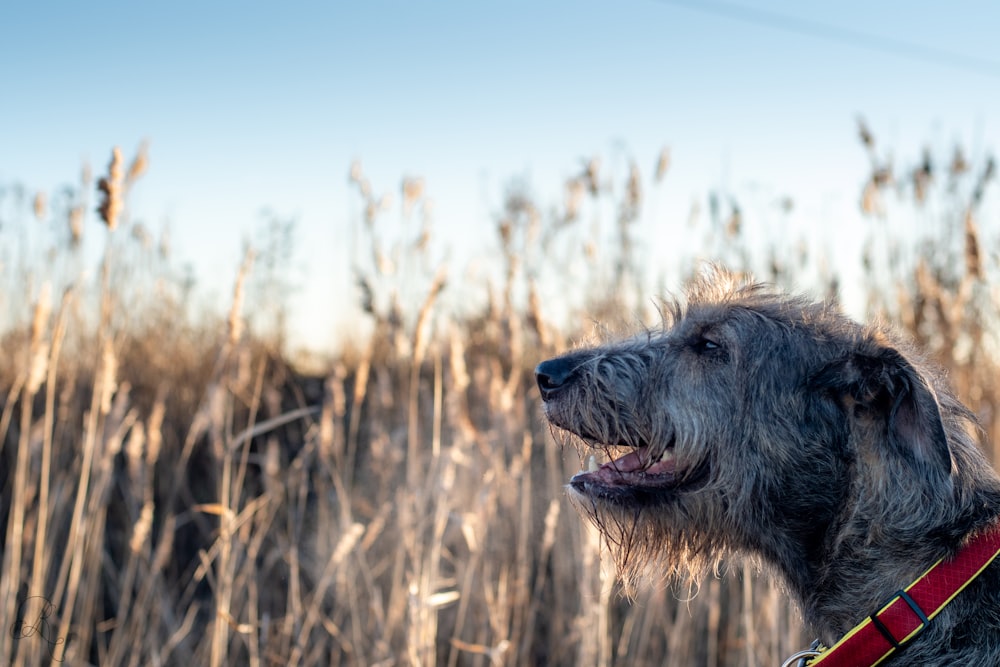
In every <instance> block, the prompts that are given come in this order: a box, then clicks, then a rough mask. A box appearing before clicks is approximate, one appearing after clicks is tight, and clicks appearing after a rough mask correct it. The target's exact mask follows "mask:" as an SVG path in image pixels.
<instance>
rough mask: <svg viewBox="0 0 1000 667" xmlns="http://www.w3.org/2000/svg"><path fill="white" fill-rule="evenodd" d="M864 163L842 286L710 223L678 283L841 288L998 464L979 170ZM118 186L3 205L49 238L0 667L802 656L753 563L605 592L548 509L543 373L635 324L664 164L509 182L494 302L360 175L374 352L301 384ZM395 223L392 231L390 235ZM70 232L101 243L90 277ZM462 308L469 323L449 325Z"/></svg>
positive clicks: (555, 493) (13, 507) (993, 265)
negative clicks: (173, 253) (165, 246)
mask: <svg viewBox="0 0 1000 667" xmlns="http://www.w3.org/2000/svg"><path fill="white" fill-rule="evenodd" d="M861 150H866V151H868V152H869V154H870V155H871V158H872V173H871V174H870V177H869V178H868V180H867V185H865V186H864V187H863V189H861V188H859V193H858V194H859V202H860V204H861V206H862V207H863V209H864V211H865V212H866V213H867V214H868V218H869V222H870V228H869V231H868V235H869V236H868V238H867V239H866V240H865V244H864V247H865V253H864V257H861V258H858V262H857V265H856V268H855V267H846V268H844V267H831V268H829V270H827V271H826V272H825V273H822V275H821V276H820V280H818V281H817V280H815V276H816V275H817V272H816V271H815V266H816V263H817V262H820V261H822V257H821V256H820V255H818V254H817V253H818V252H819V250H817V249H815V248H806V249H801V248H800V247H799V245H797V244H789V243H787V242H784V243H783V242H782V240H779V239H773V240H772V243H771V245H770V246H769V247H770V248H771V253H770V255H769V256H768V257H766V258H761V257H751V256H749V255H748V253H747V251H746V250H745V248H746V247H748V246H747V242H746V235H747V234H748V233H749V232H748V231H747V230H746V226H747V224H748V223H747V221H746V220H745V219H744V218H745V216H744V215H743V214H742V213H741V209H740V207H739V206H738V205H737V204H736V203H735V202H728V203H722V204H719V205H718V206H715V205H714V204H713V206H712V207H711V208H712V213H711V215H709V216H707V218H708V219H702V218H701V217H695V218H694V219H693V220H692V221H690V222H685V223H684V224H688V225H690V226H691V229H692V230H694V231H692V232H691V234H690V237H691V238H697V239H702V241H700V242H699V243H700V245H699V246H698V247H692V248H691V251H690V255H689V263H688V264H687V265H686V266H685V267H683V271H690V270H693V269H694V267H696V265H697V260H698V259H699V258H707V259H721V260H723V261H725V262H726V263H728V264H729V265H731V266H732V267H733V268H735V269H743V268H754V269H756V270H757V273H758V274H761V273H763V275H759V277H761V278H765V279H769V280H774V281H777V282H779V283H782V284H786V285H798V284H802V283H803V282H804V280H803V279H802V277H803V276H806V275H809V276H813V278H811V279H810V280H811V283H810V284H808V285H804V286H805V287H810V288H812V289H813V291H814V292H815V293H817V294H822V293H823V292H825V291H830V290H835V289H836V285H837V284H838V279H839V275H838V271H858V272H861V271H863V272H864V273H865V279H866V285H867V286H868V287H867V289H868V294H869V297H868V298H869V302H870V307H871V310H872V312H877V313H881V314H882V315H883V316H885V317H887V318H889V319H891V320H894V321H896V322H898V323H899V324H900V325H901V326H902V327H904V328H906V329H907V330H909V331H910V332H911V333H912V335H913V336H915V337H916V338H917V339H919V340H920V341H921V342H922V343H923V344H925V345H927V346H928V347H929V348H930V349H931V351H932V352H933V354H934V355H935V356H936V358H937V359H938V360H939V361H940V362H941V363H943V364H945V365H946V366H947V367H948V368H949V371H950V374H951V378H952V381H953V382H954V384H955V385H956V387H957V389H958V391H959V393H960V395H961V396H962V397H963V398H964V399H965V400H966V401H967V402H969V403H970V405H972V406H973V407H974V408H975V409H976V410H977V412H978V413H979V414H980V416H981V419H982V420H983V424H984V430H985V434H984V437H983V442H984V443H994V444H993V445H989V446H988V449H989V453H990V455H991V456H992V457H993V459H994V460H997V459H998V457H1000V450H998V449H995V448H996V447H1000V409H998V408H1000V395H998V391H1000V386H998V385H997V383H996V382H995V378H996V377H997V371H998V364H997V358H998V357H997V342H998V341H997V336H996V332H997V331H1000V328H998V326H997V318H998V315H1000V266H998V256H997V250H996V249H997V248H998V247H1000V245H998V240H1000V224H997V223H998V221H997V220H995V219H994V220H989V219H981V212H982V211H983V210H984V202H987V201H992V202H996V200H997V189H998V188H997V187H996V183H995V179H994V176H993V171H994V169H993V166H992V165H993V163H992V161H989V160H983V161H982V162H981V163H974V164H968V163H967V162H966V159H965V158H963V157H962V155H961V153H960V152H957V151H956V153H955V154H954V155H947V156H934V159H932V158H931V157H927V158H926V160H925V159H924V158H923V157H920V158H918V159H914V160H913V164H914V165H915V166H913V167H912V169H911V170H909V171H896V172H893V171H892V170H890V168H889V167H888V162H887V161H884V160H883V159H882V158H881V154H880V152H879V149H878V147H877V146H876V144H875V142H874V140H873V139H871V138H870V136H863V142H862V146H861ZM935 160H937V161H935ZM125 162H126V160H125V159H124V156H122V155H121V154H120V153H118V152H116V153H115V157H114V158H113V159H112V161H111V164H110V165H109V166H108V167H107V169H106V171H105V173H103V174H100V175H99V179H98V180H97V183H96V184H95V183H92V182H91V180H90V179H89V178H86V177H85V178H84V179H83V181H82V182H81V183H80V184H79V186H77V187H75V188H72V189H70V191H69V192H68V193H64V194H63V195H62V196H61V198H60V199H59V200H58V201H53V202H52V203H51V204H50V203H49V202H47V201H46V198H44V197H40V196H39V197H35V196H34V194H33V193H24V192H17V191H16V189H15V188H13V187H10V184H0V185H4V190H3V197H4V200H3V202H2V205H0V210H2V211H3V212H4V216H5V220H4V224H3V227H2V228H0V236H7V237H8V238H7V239H5V240H4V241H3V244H4V245H7V246H8V247H12V245H13V241H12V240H11V239H12V238H13V237H14V236H16V235H17V233H18V232H17V230H18V228H19V227H20V226H28V225H42V224H44V225H47V227H46V229H47V230H48V231H47V232H46V234H47V235H46V236H45V237H44V238H45V240H46V241H45V244H43V245H44V252H38V253H37V254H36V255H34V256H32V255H27V256H22V257H21V258H20V259H17V258H13V257H6V258H4V260H3V261H4V262H5V263H6V264H5V265H4V267H3V271H2V273H0V278H2V279H3V280H4V284H3V290H4V291H5V292H6V295H5V296H4V299H3V302H2V306H3V308H4V309H5V317H6V322H8V324H9V327H8V329H7V330H6V331H4V333H3V338H2V341H3V342H2V349H3V355H2V357H0V545H2V563H0V628H2V629H3V632H2V633H0V664H2V665H8V664H9V665H17V666H21V665H32V666H33V665H42V664H58V663H59V662H63V663H65V664H73V665H84V664H95V665H184V666H185V667H186V666H190V665H211V666H213V667H214V666H217V665H251V666H253V667H257V666H261V665H301V666H307V665H386V666H389V665H447V666H448V667H453V666H456V665H479V666H487V665H582V666H591V665H595V666H596V665H664V664H669V665H682V666H687V665H690V666H692V667H697V666H712V667H714V666H717V665H718V666H726V667H729V666H733V667H736V666H741V667H742V666H747V667H749V666H752V665H774V664H779V663H780V659H781V658H782V657H784V656H785V655H787V654H789V653H791V652H793V651H794V650H796V649H798V648H801V647H802V646H803V645H805V644H808V642H809V641H810V640H811V637H809V636H808V635H807V634H806V633H805V631H804V630H803V628H802V627H801V624H800V621H799V619H798V615H797V613H796V611H795V609H794V608H791V607H790V606H789V605H788V604H786V602H785V597H784V595H783V593H782V591H781V590H780V589H779V588H778V587H777V586H776V585H774V584H772V583H771V582H770V581H769V580H768V579H767V577H766V576H764V575H762V574H761V573H759V572H757V571H756V570H755V569H754V568H753V567H752V566H751V565H744V564H741V563H723V564H721V566H720V568H719V573H718V576H709V577H707V578H706V579H705V581H704V582H703V584H702V585H701V586H700V588H698V589H696V590H691V589H689V588H687V587H678V586H671V585H667V584H664V583H662V582H650V583H649V585H648V586H644V587H642V588H640V589H639V590H637V591H635V593H634V595H633V597H632V598H631V599H630V598H629V597H627V596H625V595H624V593H623V591H622V589H621V586H620V584H619V582H618V581H617V579H616V576H615V571H614V568H613V567H612V566H610V564H609V563H608V562H606V560H605V559H604V557H603V555H602V548H601V544H600V541H599V539H598V537H597V536H596V534H595V533H594V532H593V531H592V530H591V529H590V527H589V526H588V525H587V524H586V523H585V522H584V521H582V520H581V519H580V517H578V516H577V515H576V514H575V512H573V511H572V510H571V508H570V507H569V506H568V504H567V502H566V500H565V498H564V492H563V484H564V483H565V481H566V480H567V479H568V478H569V477H570V476H571V475H572V474H573V473H574V472H576V471H577V470H579V468H580V465H581V460H580V457H579V455H578V453H577V452H576V451H574V450H573V449H571V448H566V449H561V448H560V447H559V446H558V445H556V444H555V443H554V442H553V441H552V437H551V435H550V434H549V432H548V430H547V428H546V427H545V426H544V425H543V424H542V421H541V418H540V410H539V399H538V394H537V391H536V390H535V388H534V383H533V378H532V369H533V367H534V366H535V364H536V363H537V362H538V361H539V360H541V359H544V358H546V357H548V356H551V355H553V354H555V353H557V352H559V351H561V350H564V349H566V348H567V346H570V345H572V344H573V343H574V342H575V341H580V340H582V339H585V338H587V337H589V336H593V335H595V333H594V329H595V327H594V324H593V323H594V322H595V321H597V322H601V323H602V324H603V323H606V324H607V325H608V326H610V327H611V328H618V327H619V325H620V324H622V323H623V324H624V325H625V326H628V325H631V324H633V323H638V322H640V321H645V322H646V323H648V324H653V325H655V323H656V314H655V309H654V308H652V307H651V306H647V304H651V303H653V302H652V301H651V300H650V298H649V297H650V296H652V295H651V294H650V293H649V292H650V289H649V288H648V285H649V284H650V283H651V282H653V281H654V280H655V279H656V278H657V275H656V269H655V267H648V266H642V265H641V263H640V262H639V260H637V253H636V245H637V244H639V243H641V239H639V238H636V232H635V227H636V222H637V221H638V220H639V218H640V215H641V211H642V210H643V209H642V203H643V193H644V191H646V190H648V189H649V188H655V187H656V185H657V183H658V182H659V181H660V179H661V178H662V177H663V173H662V170H665V169H666V164H665V162H666V156H664V163H663V164H661V165H659V168H658V169H650V170H649V171H650V173H649V174H644V173H643V172H642V170H640V169H639V167H638V166H633V167H632V168H631V169H628V170H626V173H624V174H622V175H621V176H620V178H617V180H616V178H615V177H614V175H607V174H605V173H603V172H601V171H600V167H599V165H598V164H597V162H596V161H595V162H594V163H591V164H590V165H587V166H586V167H585V168H583V169H581V171H580V174H579V175H578V176H577V177H574V178H572V179H570V180H569V181H568V182H567V183H566V191H565V193H556V199H557V201H560V202H561V203H560V204H559V205H558V206H555V207H552V209H551V210H549V207H547V205H546V204H544V203H540V202H538V201H536V200H535V199H534V198H533V197H532V196H531V195H530V194H527V193H526V191H525V190H524V189H519V188H516V187H512V188H511V190H510V191H509V192H508V193H507V194H506V196H505V199H504V206H503V209H502V210H500V211H498V212H497V213H496V215H495V219H494V220H493V222H494V226H495V233H496V246H497V248H498V252H497V258H498V262H497V266H496V272H495V277H494V278H492V279H489V280H486V281H485V282H486V284H482V285H473V286H469V285H468V284H465V285H462V283H463V282H464V281H465V279H464V278H463V277H462V276H463V273H462V271H463V267H461V266H452V265H447V264H446V265H441V266H437V265H435V264H434V263H433V262H432V261H431V259H430V258H431V257H432V256H433V255H432V254H431V253H430V252H429V250H428V247H429V245H431V244H433V243H436V241H434V239H433V229H432V226H431V225H430V223H429V222H428V221H427V220H424V219H422V217H421V202H422V197H423V196H424V195H423V189H424V185H423V183H422V181H419V180H414V179H408V180H406V181H404V183H403V185H402V187H401V189H400V191H401V193H402V196H401V201H400V202H398V205H397V206H396V207H395V208H393V207H387V206H385V205H384V204H383V202H382V200H381V197H380V196H379V195H378V194H377V193H376V192H375V190H376V188H375V187H374V186H373V185H372V184H370V183H369V182H368V180H367V178H366V176H365V174H364V172H363V169H362V168H361V165H360V164H355V165H354V166H353V167H352V168H351V170H350V176H349V178H350V181H351V183H352V184H353V186H354V195H353V196H354V197H356V203H357V211H358V219H357V221H356V222H357V229H356V230H355V232H354V233H355V234H356V237H357V238H358V239H360V240H361V245H362V247H365V248H366V253H370V256H369V255H366V256H365V257H364V258H363V259H359V260H358V267H357V281H358V282H357V289H356V291H354V292H351V296H350V297H349V298H351V299H357V301H358V304H359V305H360V307H361V311H362V312H363V315H362V316H363V317H364V318H365V319H366V321H367V324H368V326H369V331H370V335H369V336H368V337H367V338H366V339H364V340H363V341H362V342H361V343H360V344H357V345H354V346H351V347H348V348H345V349H343V350H341V351H339V352H337V353H335V354H333V355H332V356H331V358H330V359H329V360H328V362H327V364H326V366H325V371H324V372H323V373H319V374H317V373H315V372H312V373H310V374H306V373H304V372H303V371H301V370H297V369H296V367H295V365H294V364H292V363H291V362H290V361H289V360H288V358H287V356H286V354H285V353H284V351H283V350H282V347H281V345H280V344H278V342H276V341H277V340H278V338H280V336H276V335H274V333H273V332H267V333H265V332H263V331H260V330H256V329H255V328H254V327H253V326H248V322H247V313H248V312H252V311H253V310H254V309H257V308H266V304H260V303H259V302H257V301H253V302H246V299H247V293H248V290H249V285H250V283H251V281H252V280H253V276H254V271H255V267H254V262H253V256H252V255H250V254H248V257H247V262H246V263H245V264H244V266H243V268H242V269H241V270H240V271H239V272H238V275H236V276H234V287H233V297H232V306H231V311H230V312H229V314H228V315H225V314H220V315H217V316H195V315H193V314H192V312H191V311H192V308H191V307H190V306H189V304H188V300H189V299H190V298H191V296H190V286H189V285H187V284H186V283H185V282H184V280H183V279H181V278H178V276H177V273H176V271H174V269H173V268H172V267H171V266H170V260H169V259H168V258H165V257H163V256H161V254H160V250H159V249H158V248H156V247H155V246H156V244H155V243H153V242H152V241H151V240H150V238H149V234H148V233H147V232H146V231H144V230H143V229H142V228H141V226H139V225H138V224H135V223H133V222H132V220H131V219H130V216H128V215H127V212H126V211H127V202H128V190H129V187H130V185H131V183H133V182H134V181H135V180H136V179H138V178H141V177H145V176H143V172H144V171H145V168H144V164H145V158H144V153H143V152H142V151H140V152H139V153H138V154H137V155H136V157H135V158H134V159H133V160H132V161H131V162H130V164H129V165H126V164H125ZM860 176H861V178H859V182H862V181H863V179H864V176H865V175H860ZM713 202H714V200H713ZM49 204H50V205H49ZM95 209H96V210H97V212H96V214H95V213H93V212H94V211H95ZM995 209H996V206H994V207H993V209H992V210H995ZM394 211H398V212H399V215H400V217H401V218H402V219H404V220H405V221H408V226H405V225H404V226H403V229H404V231H403V232H396V231H386V230H387V229H389V230H395V229H397V225H396V223H395V222H394V221H392V222H390V221H387V218H390V217H391V215H390V214H391V212H394ZM913 212H918V213H919V215H917V214H914V213H913ZM911 214H912V215H911ZM36 218H37V219H36ZM913 219H918V220H922V221H924V222H922V223H921V224H919V225H917V224H914V223H912V220H913ZM595 220H596V221H598V222H599V223H600V225H602V229H603V230H604V231H603V232H600V233H598V232H595V231H594V230H595V227H597V226H598V225H596V224H595V223H594V221H595ZM927 220H930V223H927ZM101 227H103V229H102V228H101ZM81 234H102V235H104V236H106V243H105V246H104V253H103V258H102V259H101V261H100V264H99V268H98V270H97V271H96V272H95V273H94V274H93V277H92V278H91V279H89V280H83V279H82V278H80V275H79V274H80V272H81V271H82V269H81V268H80V265H81V263H82V259H81V258H80V257H79V255H78V245H79V240H80V236H81ZM608 239H611V240H610V241H609V240H608ZM762 260H763V261H762ZM761 266H763V267H764V268H763V271H762V270H761ZM559 276H574V278H573V282H572V284H573V289H572V290H568V291H564V287H563V284H560V283H559V282H557V281H558V278H559ZM671 287H673V288H677V287H679V286H678V285H671ZM462 289H465V290H470V289H472V290H474V291H475V290H478V291H477V293H478V294H479V295H480V296H481V297H482V298H480V299H478V300H471V301H469V302H468V303H465V304H464V305H463V307H462V308H458V307H456V305H455V303H456V297H455V295H456V294H464V293H463V292H461V290H462ZM554 295H560V296H561V297H562V298H560V299H559V300H558V301H559V303H558V308H555V307H550V305H551V303H552V302H553V301H554V299H553V296H554ZM460 300H461V299H460ZM648 311H653V312H648ZM597 335H602V334H601V332H600V331H599V332H598V334H597Z"/></svg>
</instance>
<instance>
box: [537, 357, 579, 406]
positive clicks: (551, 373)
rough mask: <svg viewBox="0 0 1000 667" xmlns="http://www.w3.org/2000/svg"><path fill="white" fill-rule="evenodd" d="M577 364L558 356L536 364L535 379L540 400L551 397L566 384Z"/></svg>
mask: <svg viewBox="0 0 1000 667" xmlns="http://www.w3.org/2000/svg"><path fill="white" fill-rule="evenodd" d="M576 368H577V364H575V363H573V362H572V361H571V360H570V359H566V358H564V357H559V358H556V359H549V360H548V361H543V362H542V363H540V364H538V366H537V367H536V368H535V380H536V381H537V382H538V389H539V391H540V392H541V393H542V400H543V401H548V400H550V399H552V398H553V397H554V396H555V395H556V394H557V393H559V390H560V389H562V388H563V387H565V386H566V384H567V383H568V382H569V381H570V379H572V377H573V374H574V373H575V372H576Z"/></svg>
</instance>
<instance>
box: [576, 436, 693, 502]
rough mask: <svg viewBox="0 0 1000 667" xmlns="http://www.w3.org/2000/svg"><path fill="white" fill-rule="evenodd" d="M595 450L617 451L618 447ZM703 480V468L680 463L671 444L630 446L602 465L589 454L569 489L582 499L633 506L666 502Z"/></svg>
mask: <svg viewBox="0 0 1000 667" xmlns="http://www.w3.org/2000/svg"><path fill="white" fill-rule="evenodd" d="M597 447H598V448H602V449H604V450H606V451H607V450H610V449H619V450H620V447H616V448H609V447H607V446H602V445H597ZM661 447H662V446H661ZM706 477H707V466H706V465H694V466H689V465H685V464H683V463H682V462H681V461H680V460H679V458H678V456H677V453H676V451H675V448H674V443H673V442H670V443H669V445H668V446H667V447H665V448H662V449H659V448H657V449H654V448H653V447H651V446H649V445H646V444H641V445H639V446H637V447H631V448H629V451H627V452H626V453H625V454H624V455H620V456H617V457H615V456H611V460H610V461H608V462H606V463H604V464H600V463H598V459H597V455H596V454H590V455H589V456H588V457H587V465H586V470H583V471H581V472H579V473H577V474H576V475H574V476H573V478H572V479H570V481H569V486H570V488H572V489H573V490H574V491H575V492H577V493H579V494H582V495H585V496H590V497H593V498H601V499H604V500H611V501H614V502H617V503H620V504H636V503H640V502H641V503H651V502H656V501H658V500H667V499H669V498H670V497H673V496H674V495H675V494H676V492H678V491H680V490H682V489H684V490H686V489H689V488H691V487H693V486H697V485H699V484H701V483H702V482H703V481H704V480H705V478H706Z"/></svg>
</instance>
